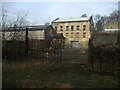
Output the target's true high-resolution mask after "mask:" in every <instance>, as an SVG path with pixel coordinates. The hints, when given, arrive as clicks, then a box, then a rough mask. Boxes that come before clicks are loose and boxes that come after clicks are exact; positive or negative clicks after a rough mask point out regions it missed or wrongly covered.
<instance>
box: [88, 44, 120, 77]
mask: <svg viewBox="0 0 120 90" xmlns="http://www.w3.org/2000/svg"><path fill="white" fill-rule="evenodd" d="M119 55H120V47H119V46H118V45H117V44H111V45H102V46H97V47H93V48H92V50H91V54H90V59H89V63H90V64H91V65H92V68H93V70H94V72H95V71H100V74H104V73H108V74H109V75H116V76H119V75H118V74H119V70H120V66H119V64H120V61H119V58H120V56H119Z"/></svg>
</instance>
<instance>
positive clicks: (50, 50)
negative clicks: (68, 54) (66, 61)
mask: <svg viewBox="0 0 120 90" xmlns="http://www.w3.org/2000/svg"><path fill="white" fill-rule="evenodd" d="M57 42H58V41H57ZM28 43H29V45H28V56H29V57H30V58H32V59H38V60H54V61H60V60H62V46H60V45H59V44H58V43H56V44H53V43H51V42H49V44H48V41H47V42H46V41H44V40H28ZM57 44H58V45H57ZM60 44H61V45H62V43H60Z"/></svg>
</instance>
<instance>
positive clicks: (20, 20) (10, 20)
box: [2, 9, 29, 40]
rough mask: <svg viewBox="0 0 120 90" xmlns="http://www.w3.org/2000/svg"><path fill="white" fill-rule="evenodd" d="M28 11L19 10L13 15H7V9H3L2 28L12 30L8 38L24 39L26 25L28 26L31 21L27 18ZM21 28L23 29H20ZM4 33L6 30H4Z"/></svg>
mask: <svg viewBox="0 0 120 90" xmlns="http://www.w3.org/2000/svg"><path fill="white" fill-rule="evenodd" d="M27 15H28V13H26V12H24V11H22V10H19V11H17V12H16V13H15V14H14V15H13V17H10V16H9V15H7V11H6V10H5V9H3V13H2V29H3V30H11V31H10V32H11V33H9V35H8V38H10V39H12V40H15V39H23V37H25V32H24V30H21V29H25V28H23V27H24V26H28V25H29V22H28V20H27ZM19 30H21V31H19ZM3 35H4V32H3Z"/></svg>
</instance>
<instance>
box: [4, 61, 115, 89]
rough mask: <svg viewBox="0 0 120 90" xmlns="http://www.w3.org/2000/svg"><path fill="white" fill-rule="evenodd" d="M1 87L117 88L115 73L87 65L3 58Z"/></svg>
mask: <svg viewBox="0 0 120 90" xmlns="http://www.w3.org/2000/svg"><path fill="white" fill-rule="evenodd" d="M2 74H3V83H2V85H3V88H116V87H117V77H116V76H112V75H107V74H105V73H104V74H103V75H100V74H99V72H97V73H92V72H91V69H90V67H88V66H87V65H81V64H73V63H64V62H60V63H56V62H49V61H38V60H35V61H30V60H27V61H24V62H21V63H20V62H12V63H4V62H3V73H2Z"/></svg>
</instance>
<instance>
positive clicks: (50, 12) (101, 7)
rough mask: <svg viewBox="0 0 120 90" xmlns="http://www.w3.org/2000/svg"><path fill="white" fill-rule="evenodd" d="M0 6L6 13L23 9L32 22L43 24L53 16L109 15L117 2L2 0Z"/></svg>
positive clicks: (116, 5) (116, 7) (115, 8)
mask: <svg viewBox="0 0 120 90" xmlns="http://www.w3.org/2000/svg"><path fill="white" fill-rule="evenodd" d="M2 7H3V8H5V9H6V10H7V11H8V13H10V14H11V15H12V13H14V12H16V11H18V10H24V11H25V12H27V13H28V20H29V21H30V22H32V23H33V24H44V23H45V22H51V21H52V20H54V19H55V18H58V17H59V18H70V17H73V18H78V17H81V15H82V14H87V16H91V15H95V14H101V15H109V14H110V13H111V12H113V11H114V10H117V9H118V3H117V2H3V3H2Z"/></svg>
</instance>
